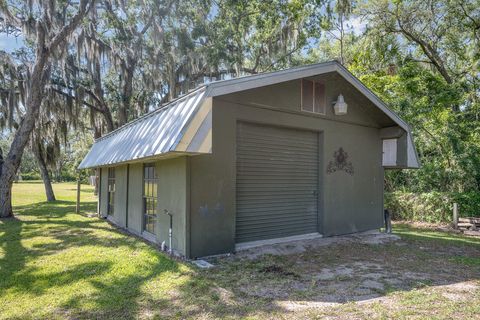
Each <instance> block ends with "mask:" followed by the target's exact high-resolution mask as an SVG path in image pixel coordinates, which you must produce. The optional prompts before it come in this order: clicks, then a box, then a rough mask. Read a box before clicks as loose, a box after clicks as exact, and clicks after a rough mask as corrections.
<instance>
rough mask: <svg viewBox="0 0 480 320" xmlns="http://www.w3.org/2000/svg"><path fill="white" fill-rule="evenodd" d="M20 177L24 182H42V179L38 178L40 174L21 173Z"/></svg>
mask: <svg viewBox="0 0 480 320" xmlns="http://www.w3.org/2000/svg"><path fill="white" fill-rule="evenodd" d="M20 175H21V176H22V180H25V181H31V180H42V177H40V174H38V173H36V172H27V173H22V174H20Z"/></svg>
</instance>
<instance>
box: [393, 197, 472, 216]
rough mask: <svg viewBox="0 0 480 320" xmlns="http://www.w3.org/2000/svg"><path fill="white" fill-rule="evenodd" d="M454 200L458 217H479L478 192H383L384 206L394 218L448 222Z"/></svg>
mask: <svg viewBox="0 0 480 320" xmlns="http://www.w3.org/2000/svg"><path fill="white" fill-rule="evenodd" d="M454 202H457V203H458V207H459V215H460V217H480V193H479V192H464V193H453V192H451V193H447V192H428V193H412V192H389V193H385V208H386V209H389V210H390V212H391V213H392V218H393V219H395V220H410V221H424V222H450V221H452V207H453V203H454Z"/></svg>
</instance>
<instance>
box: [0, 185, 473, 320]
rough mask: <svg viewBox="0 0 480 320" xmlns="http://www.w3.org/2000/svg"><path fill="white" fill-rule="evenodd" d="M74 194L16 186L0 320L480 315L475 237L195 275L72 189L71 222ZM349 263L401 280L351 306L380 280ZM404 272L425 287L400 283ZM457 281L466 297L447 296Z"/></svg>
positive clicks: (1, 229) (413, 240) (407, 232)
mask: <svg viewBox="0 0 480 320" xmlns="http://www.w3.org/2000/svg"><path fill="white" fill-rule="evenodd" d="M75 188H76V186H75V184H71V183H58V184H54V189H55V192H56V196H57V198H58V199H59V200H58V201H56V202H52V203H47V202H45V196H44V193H43V185H42V184H41V183H38V182H23V183H19V184H15V185H14V189H13V196H14V211H15V218H11V219H4V220H0V319H44V318H47V319H92V318H95V319H133V318H137V319H151V318H176V319H185V318H192V319H198V318H203V319H217V318H260V319H261V318H270V319H291V318H294V319H295V318H298V319H304V318H322V317H325V316H334V317H338V318H365V319H367V318H368V319H370V318H374V319H381V318H400V319H401V318H410V317H417V318H432V317H433V318H445V319H447V318H459V319H462V318H463V319H466V318H469V319H470V318H475V317H476V316H478V314H479V312H480V309H479V308H480V307H479V306H480V293H479V291H480V290H478V288H480V283H479V281H478V279H479V277H480V267H479V261H480V239H478V238H470V237H464V236H461V235H455V234H447V233H442V232H438V231H434V230H430V229H418V228H413V227H411V226H409V225H407V224H395V225H394V231H395V232H396V233H397V234H399V235H401V237H402V239H403V240H402V241H401V242H400V243H392V244H386V245H365V244H358V243H354V244H348V245H331V246H324V247H319V248H313V249H310V250H308V251H306V252H304V253H298V254H291V255H287V256H272V255H266V256H263V257H261V258H258V259H253V260H250V259H240V258H236V257H231V258H221V259H217V260H214V261H212V262H213V263H215V264H216V267H215V268H214V269H211V270H197V269H196V268H194V267H193V266H192V265H190V264H189V263H187V262H183V261H180V260H172V259H170V258H169V257H168V256H166V255H165V254H163V253H161V252H159V251H158V250H157V249H156V248H155V247H153V246H151V245H148V244H146V243H144V242H143V241H142V240H140V239H138V238H136V237H133V236H130V235H126V234H125V233H123V232H121V231H119V230H118V229H116V228H115V227H113V226H111V225H110V224H109V223H108V222H106V221H105V220H101V219H98V218H96V217H89V216H88V213H93V212H94V211H95V210H96V199H95V196H94V195H93V190H92V188H91V187H89V186H82V193H81V197H82V201H81V203H82V205H81V211H82V214H80V215H79V214H75V213H74V211H75V196H76V190H75ZM358 263H363V264H365V263H375V264H377V265H379V266H381V269H382V270H385V271H387V272H388V274H389V277H391V278H398V279H400V280H402V281H400V283H397V284H395V283H393V284H392V283H385V288H384V289H383V290H382V289H375V290H372V291H371V292H372V293H374V294H375V295H376V296H378V297H383V298H385V299H386V300H385V301H383V302H378V301H376V300H372V302H371V303H368V304H365V303H358V302H359V301H362V299H363V298H358V297H356V296H355V295H351V294H350V293H351V292H356V291H355V290H358V289H359V288H360V286H361V280H359V279H360V278H361V276H364V275H366V274H369V273H372V272H373V273H375V272H378V270H377V269H375V268H374V267H369V266H368V265H367V267H366V269H365V268H364V269H362V268H358V267H355V266H356V265H357V264H358ZM341 266H347V267H349V268H353V269H354V274H352V275H351V276H349V275H337V276H335V277H333V278H332V279H331V280H318V279H317V278H315V275H316V274H318V272H320V271H321V270H322V269H324V268H329V269H331V270H337V269H338V268H340V267H341ZM355 268H356V269H355ZM369 268H370V269H371V270H370V269H369ZM408 272H416V273H420V274H422V275H425V279H423V278H420V279H413V280H408V279H406V278H405V279H404V278H402V277H403V275H405V274H408ZM383 280H384V279H383ZM383 280H382V281H383ZM456 284H460V285H463V286H465V288H466V289H465V290H464V289H461V290H460V289H459V290H460V291H458V290H457V289H455V288H453V289H452V288H451V287H448V288H447V287H445V285H447V286H451V285H456ZM469 286H470V287H469ZM472 286H473V287H472ZM475 286H476V287H475ZM472 288H476V289H472ZM452 290H453V291H452ZM462 290H464V291H462ZM445 292H446V293H448V292H451V293H452V295H453V296H455V295H457V296H458V295H460V296H461V297H463V298H462V299H463V300H462V299H456V298H449V297H450V296H448V295H445ZM334 296H340V297H341V298H342V299H341V301H342V302H341V303H337V304H334V305H326V306H323V307H321V308H317V307H313V308H306V309H298V310H296V311H295V312H292V311H290V310H288V309H286V308H285V307H284V306H283V305H282V304H281V303H282V302H285V301H287V302H296V303H323V302H329V301H332V297H334ZM464 298H465V299H466V300H465V299H464Z"/></svg>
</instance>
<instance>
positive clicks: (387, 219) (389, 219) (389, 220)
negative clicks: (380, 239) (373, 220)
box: [383, 209, 392, 233]
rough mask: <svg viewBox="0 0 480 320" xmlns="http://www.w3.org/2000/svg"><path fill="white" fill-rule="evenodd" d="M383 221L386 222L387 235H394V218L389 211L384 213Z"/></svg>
mask: <svg viewBox="0 0 480 320" xmlns="http://www.w3.org/2000/svg"><path fill="white" fill-rule="evenodd" d="M383 220H384V222H385V233H392V217H391V216H390V211H388V209H385V210H384V211H383Z"/></svg>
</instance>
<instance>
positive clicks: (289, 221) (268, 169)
mask: <svg viewBox="0 0 480 320" xmlns="http://www.w3.org/2000/svg"><path fill="white" fill-rule="evenodd" d="M318 150H319V149H318V133H316V132H311V131H304V130H296V129H287V128H280V127H273V126H262V125H256V124H248V123H239V124H238V126H237V187H236V188H237V197H236V199H237V202H236V207H237V214H236V241H237V242H245V241H253V240H260V239H269V238H277V237H285V236H291V235H298V234H305V233H313V232H316V231H317V224H318V159H319V154H318Z"/></svg>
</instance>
